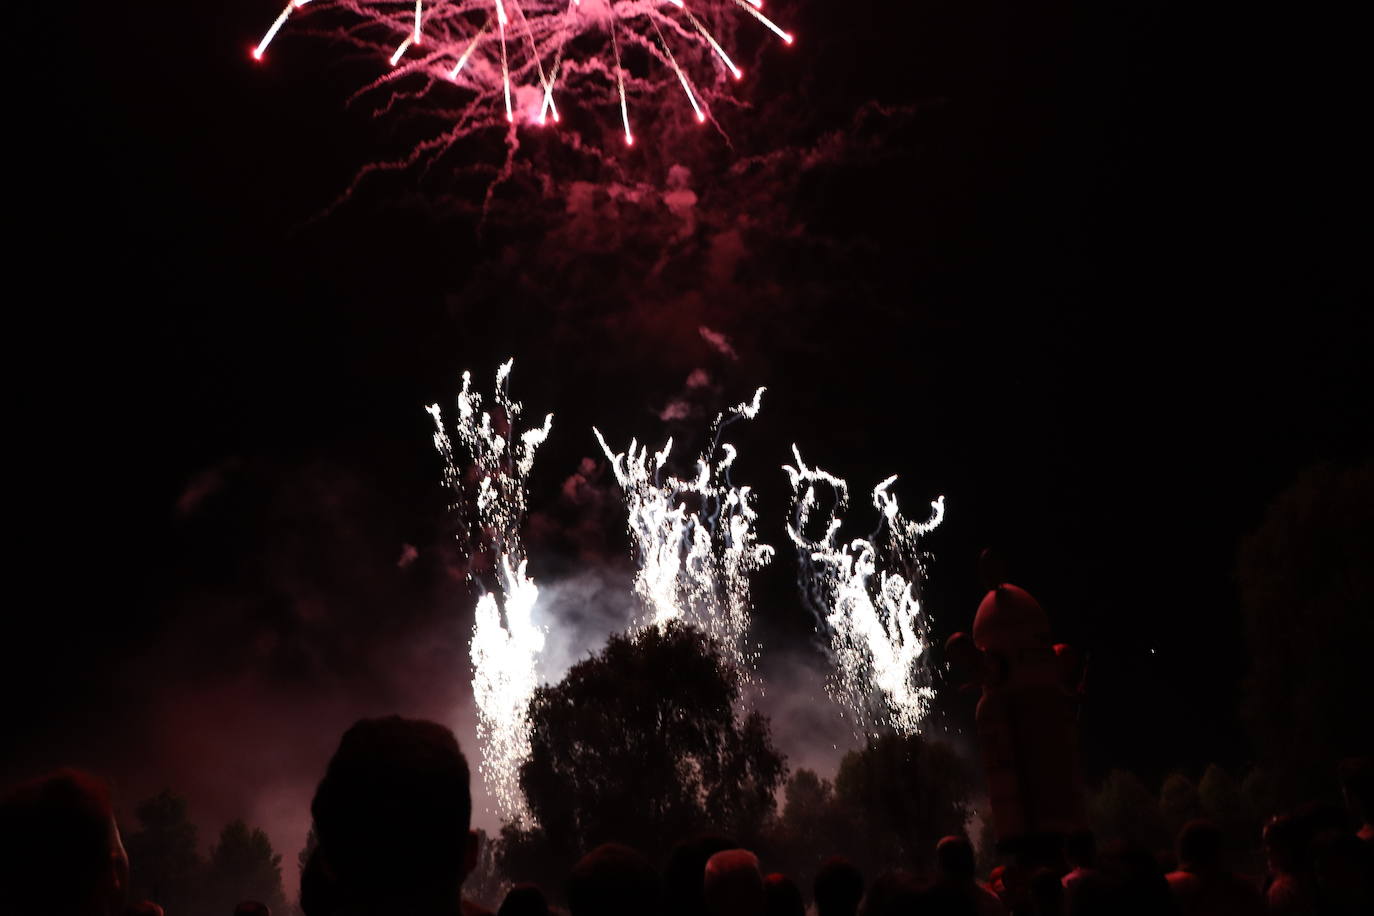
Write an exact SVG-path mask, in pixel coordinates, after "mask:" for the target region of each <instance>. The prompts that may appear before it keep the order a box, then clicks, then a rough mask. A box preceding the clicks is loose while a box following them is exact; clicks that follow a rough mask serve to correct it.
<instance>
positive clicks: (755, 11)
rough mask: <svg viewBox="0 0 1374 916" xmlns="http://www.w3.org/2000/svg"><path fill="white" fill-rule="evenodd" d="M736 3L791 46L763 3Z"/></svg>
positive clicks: (786, 34)
mask: <svg viewBox="0 0 1374 916" xmlns="http://www.w3.org/2000/svg"><path fill="white" fill-rule="evenodd" d="M735 2H736V3H738V4H739V5H740V8H741V9H743V10H744V11H745V12H746V13H748V14H749V15H750V16H753V17H754V18H755V19H757V20H758V21H759V22H762V23H763V24H764V25H765V26H767V27H768V29H769V30H770V31H771V32H772V33H773V34H774V35H776V36H778V37H779V38H781V39H782V40H783V41H784V42H786V43H787V44H789V45H790V44H791V43H792V35H791V33H789V32H784V31H783V30H782V29H780V28H778V25H777V23H775V22H773V20H771V19H769V18H768V17H767V16H765V15H763V13H760V12H759V8H760V7H762V6H763V4H761V3H752V4H750V3H745V2H744V0H735ZM416 41H417V42H418V41H419V39H416Z"/></svg>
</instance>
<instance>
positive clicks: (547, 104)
mask: <svg viewBox="0 0 1374 916" xmlns="http://www.w3.org/2000/svg"><path fill="white" fill-rule="evenodd" d="M574 4H576V5H577V6H581V5H582V4H581V2H580V0H569V2H568V8H567V10H565V11H564V13H563V25H564V27H563V28H562V29H560V30H559V33H558V51H557V53H556V54H554V56H553V68H552V69H551V70H550V71H549V83H548V85H547V86H545V87H544V104H543V105H541V106H540V108H539V123H540V124H543V123H544V115H545V114H546V113H547V112H548V110H549V109H550V108H551V107H552V106H553V87H554V84H555V83H557V82H558V71H559V68H560V67H561V66H562V64H563V46H564V45H565V44H567V41H568V32H569V31H571V29H569V28H568V27H567V25H568V22H569V17H571V16H572V11H573V5H574ZM553 119H554V120H555V121H557V120H559V118H558V110H557V109H554V112H553Z"/></svg>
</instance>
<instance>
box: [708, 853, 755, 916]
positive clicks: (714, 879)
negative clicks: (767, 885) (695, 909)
mask: <svg viewBox="0 0 1374 916" xmlns="http://www.w3.org/2000/svg"><path fill="white" fill-rule="evenodd" d="M702 890H703V892H704V895H705V897H706V911H707V912H708V913H711V914H712V916H759V914H761V913H762V912H763V903H764V896H763V872H762V871H760V870H759V859H758V856H756V855H754V854H753V853H752V852H750V851H749V850H747V849H727V850H724V851H723V852H718V853H716V854H715V855H713V856H711V858H710V859H708V860H707V861H706V873H705V878H704V882H703V886H702Z"/></svg>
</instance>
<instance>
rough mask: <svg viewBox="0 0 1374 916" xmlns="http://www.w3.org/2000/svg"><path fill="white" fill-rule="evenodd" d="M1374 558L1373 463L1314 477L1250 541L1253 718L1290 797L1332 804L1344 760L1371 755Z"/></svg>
mask: <svg viewBox="0 0 1374 916" xmlns="http://www.w3.org/2000/svg"><path fill="white" fill-rule="evenodd" d="M1372 555H1374V463H1366V464H1364V465H1362V466H1360V467H1356V468H1350V469H1338V468H1335V467H1331V466H1322V467H1317V468H1313V469H1311V470H1309V471H1307V472H1305V473H1304V474H1302V475H1301V476H1300V477H1299V478H1298V480H1297V482H1296V483H1294V484H1293V485H1292V486H1291V487H1289V488H1288V489H1287V490H1285V491H1284V492H1283V493H1282V494H1280V495H1279V497H1278V498H1277V499H1275V500H1274V502H1273V504H1272V505H1270V507H1269V510H1268V512H1267V513H1266V514H1265V518H1264V522H1263V523H1262V524H1261V525H1260V527H1259V528H1258V530H1256V531H1255V532H1254V533H1253V534H1251V535H1250V536H1249V537H1248V538H1246V539H1245V541H1244V542H1243V543H1242V545H1241V549H1240V552H1239V556H1238V559H1237V565H1236V579H1237V585H1238V587H1239V590H1240V604H1241V611H1242V614H1243V616H1244V618H1245V630H1246V636H1247V639H1248V642H1249V649H1250V652H1249V657H1250V672H1249V676H1248V678H1247V679H1246V683H1245V693H1246V698H1245V712H1246V717H1247V719H1248V720H1249V722H1250V725H1251V726H1252V728H1253V729H1254V733H1255V738H1256V740H1257V743H1258V744H1259V746H1260V750H1261V752H1262V759H1264V760H1265V761H1266V762H1267V764H1268V765H1271V766H1272V767H1273V769H1274V776H1275V778H1276V780H1277V783H1278V785H1277V787H1276V788H1277V790H1278V791H1279V792H1281V794H1282V795H1283V796H1284V798H1283V799H1282V800H1285V801H1288V802H1294V801H1300V800H1303V799H1309V798H1314V797H1322V796H1328V797H1330V798H1332V799H1333V800H1334V799H1335V798H1336V797H1337V795H1336V785H1335V772H1336V763H1337V761H1338V759H1339V758H1340V757H1342V756H1355V755H1367V754H1370V753H1371V752H1374V736H1372V735H1371V729H1370V728H1369V702H1368V697H1369V695H1370V689H1369V669H1370V665H1369V661H1370V646H1374V614H1371V613H1370V609H1371V607H1374V564H1371V563H1370V562H1369V558H1370V556H1372Z"/></svg>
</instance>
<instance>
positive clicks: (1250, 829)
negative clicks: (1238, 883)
mask: <svg viewBox="0 0 1374 916" xmlns="http://www.w3.org/2000/svg"><path fill="white" fill-rule="evenodd" d="M1197 792H1198V800H1199V801H1200V802H1201V803H1202V812H1203V814H1204V815H1205V816H1206V817H1207V818H1208V819H1209V820H1211V821H1212V823H1214V824H1216V825H1217V826H1218V827H1220V828H1221V831H1222V833H1224V834H1225V835H1226V839H1227V843H1228V844H1229V846H1230V852H1231V854H1232V855H1233V856H1235V857H1236V858H1237V861H1242V860H1244V859H1246V858H1248V857H1249V856H1250V855H1251V854H1252V853H1254V852H1256V851H1257V850H1258V849H1259V846H1260V829H1261V827H1262V826H1263V820H1262V817H1261V814H1260V812H1259V811H1257V810H1256V808H1255V806H1254V803H1253V802H1252V801H1251V799H1249V798H1248V797H1246V794H1245V792H1244V790H1243V789H1242V788H1241V785H1240V784H1239V783H1237V782H1236V781H1235V780H1234V779H1232V778H1231V774H1230V773H1228V772H1226V771H1225V770H1224V769H1222V768H1221V767H1219V766H1217V765H1216V764H1215V763H1214V764H1212V765H1211V766H1209V767H1208V768H1207V770H1206V772H1204V773H1203V774H1202V780H1201V781H1200V782H1199V783H1198V786H1197Z"/></svg>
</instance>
